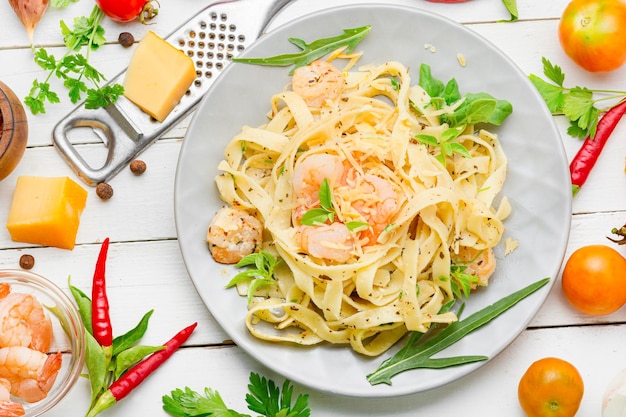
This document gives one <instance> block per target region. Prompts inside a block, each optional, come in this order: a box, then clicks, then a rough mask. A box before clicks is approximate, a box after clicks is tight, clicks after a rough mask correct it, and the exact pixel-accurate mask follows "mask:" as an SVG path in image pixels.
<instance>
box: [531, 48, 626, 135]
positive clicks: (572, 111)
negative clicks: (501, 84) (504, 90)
mask: <svg viewBox="0 0 626 417" xmlns="http://www.w3.org/2000/svg"><path fill="white" fill-rule="evenodd" d="M541 62H542V63H543V75H544V76H545V77H546V78H547V81H546V80H544V79H542V78H541V77H539V76H537V75H535V74H530V75H529V76H528V78H529V79H530V81H531V82H532V83H533V85H534V86H535V88H536V89H537V91H538V92H539V94H540V95H541V97H542V98H543V101H544V102H545V103H546V105H547V106H548V110H550V113H552V114H553V115H555V116H556V115H564V116H565V117H567V118H568V119H569V121H570V126H569V128H568V129H567V133H568V134H569V135H570V136H573V137H576V138H585V137H587V136H590V137H592V138H593V137H595V134H596V129H597V127H598V121H599V119H600V116H601V115H602V114H603V113H604V112H606V111H607V110H609V109H610V108H612V107H613V106H614V105H609V106H606V107H598V106H597V105H598V103H600V102H601V101H604V100H615V99H617V100H618V102H619V101H621V100H622V99H623V98H624V97H625V96H626V91H617V90H598V89H589V88H585V87H579V86H575V87H566V86H565V85H564V81H565V74H563V71H562V70H561V67H559V66H558V65H553V64H552V62H550V60H548V59H547V58H546V57H542V58H541ZM596 95H601V97H599V98H596Z"/></svg>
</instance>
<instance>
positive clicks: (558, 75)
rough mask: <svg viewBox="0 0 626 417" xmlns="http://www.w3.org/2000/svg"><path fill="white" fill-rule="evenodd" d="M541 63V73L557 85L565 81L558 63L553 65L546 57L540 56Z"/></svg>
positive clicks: (561, 84) (560, 85)
mask: <svg viewBox="0 0 626 417" xmlns="http://www.w3.org/2000/svg"><path fill="white" fill-rule="evenodd" d="M541 62H542V64H543V74H544V75H545V76H546V77H547V78H548V79H549V80H551V81H552V82H553V83H555V84H556V85H558V86H559V87H563V82H565V74H564V73H563V71H562V70H561V67H559V66H558V65H553V64H552V62H550V60H549V59H547V58H546V57H542V58H541Z"/></svg>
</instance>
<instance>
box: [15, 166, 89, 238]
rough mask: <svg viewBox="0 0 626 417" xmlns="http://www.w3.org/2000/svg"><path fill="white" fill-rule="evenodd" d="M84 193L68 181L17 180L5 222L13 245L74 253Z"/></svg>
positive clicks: (32, 178)
mask: <svg viewBox="0 0 626 417" xmlns="http://www.w3.org/2000/svg"><path fill="white" fill-rule="evenodd" d="M86 202H87V191H86V190H85V189H83V188H82V187H81V186H80V185H78V184H77V183H76V182H74V181H72V180H71V179H70V178H68V177H36V176H20V177H18V178H17V184H16V186H15V192H14V193H13V201H12V202H11V209H10V211H9V218H8V220H7V229H9V233H10V234H11V239H13V240H14V241H16V242H25V243H34V244H37V245H44V246H54V247H57V248H61V249H74V245H75V244H76V234H77V233H78V225H79V224H80V215H81V213H82V211H83V209H84V208H85V204H86Z"/></svg>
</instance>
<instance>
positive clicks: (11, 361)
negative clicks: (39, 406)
mask: <svg viewBox="0 0 626 417" xmlns="http://www.w3.org/2000/svg"><path fill="white" fill-rule="evenodd" d="M62 360H63V357H62V355H61V353H53V354H50V355H47V354H45V353H42V352H39V351H38V350H34V349H29V348H27V347H24V346H12V347H4V348H0V378H5V379H7V380H8V381H9V382H10V383H11V394H12V395H14V396H16V397H20V398H21V399H23V400H24V401H26V402H37V401H41V400H43V399H44V398H45V397H46V396H47V395H48V392H49V391H50V389H51V388H52V385H53V384H54V381H55V380H56V377H57V375H58V373H59V369H61V364H62Z"/></svg>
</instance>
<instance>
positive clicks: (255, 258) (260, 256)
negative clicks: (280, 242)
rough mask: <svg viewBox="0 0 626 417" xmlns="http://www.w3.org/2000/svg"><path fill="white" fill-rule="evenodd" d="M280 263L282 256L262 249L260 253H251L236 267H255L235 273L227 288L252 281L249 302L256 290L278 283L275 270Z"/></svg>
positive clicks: (249, 289)
mask: <svg viewBox="0 0 626 417" xmlns="http://www.w3.org/2000/svg"><path fill="white" fill-rule="evenodd" d="M279 263H280V258H276V257H275V256H274V255H272V254H271V253H269V252H266V251H264V250H260V251H259V252H258V253H251V254H250V255H247V256H245V257H244V258H243V259H242V260H241V261H239V262H238V263H237V264H236V265H235V267H236V268H244V267H247V266H250V267H252V266H254V268H250V269H247V270H245V271H243V272H240V273H238V274H237V275H235V276H234V277H233V278H232V279H231V280H230V281H229V282H228V284H226V288H231V287H233V286H235V285H237V284H239V283H241V282H245V281H250V287H249V288H248V303H249V302H250V301H251V300H252V297H253V296H254V293H255V292H256V290H258V289H260V288H265V287H271V286H273V285H276V281H275V279H274V271H275V269H276V266H277V265H278V264H279Z"/></svg>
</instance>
